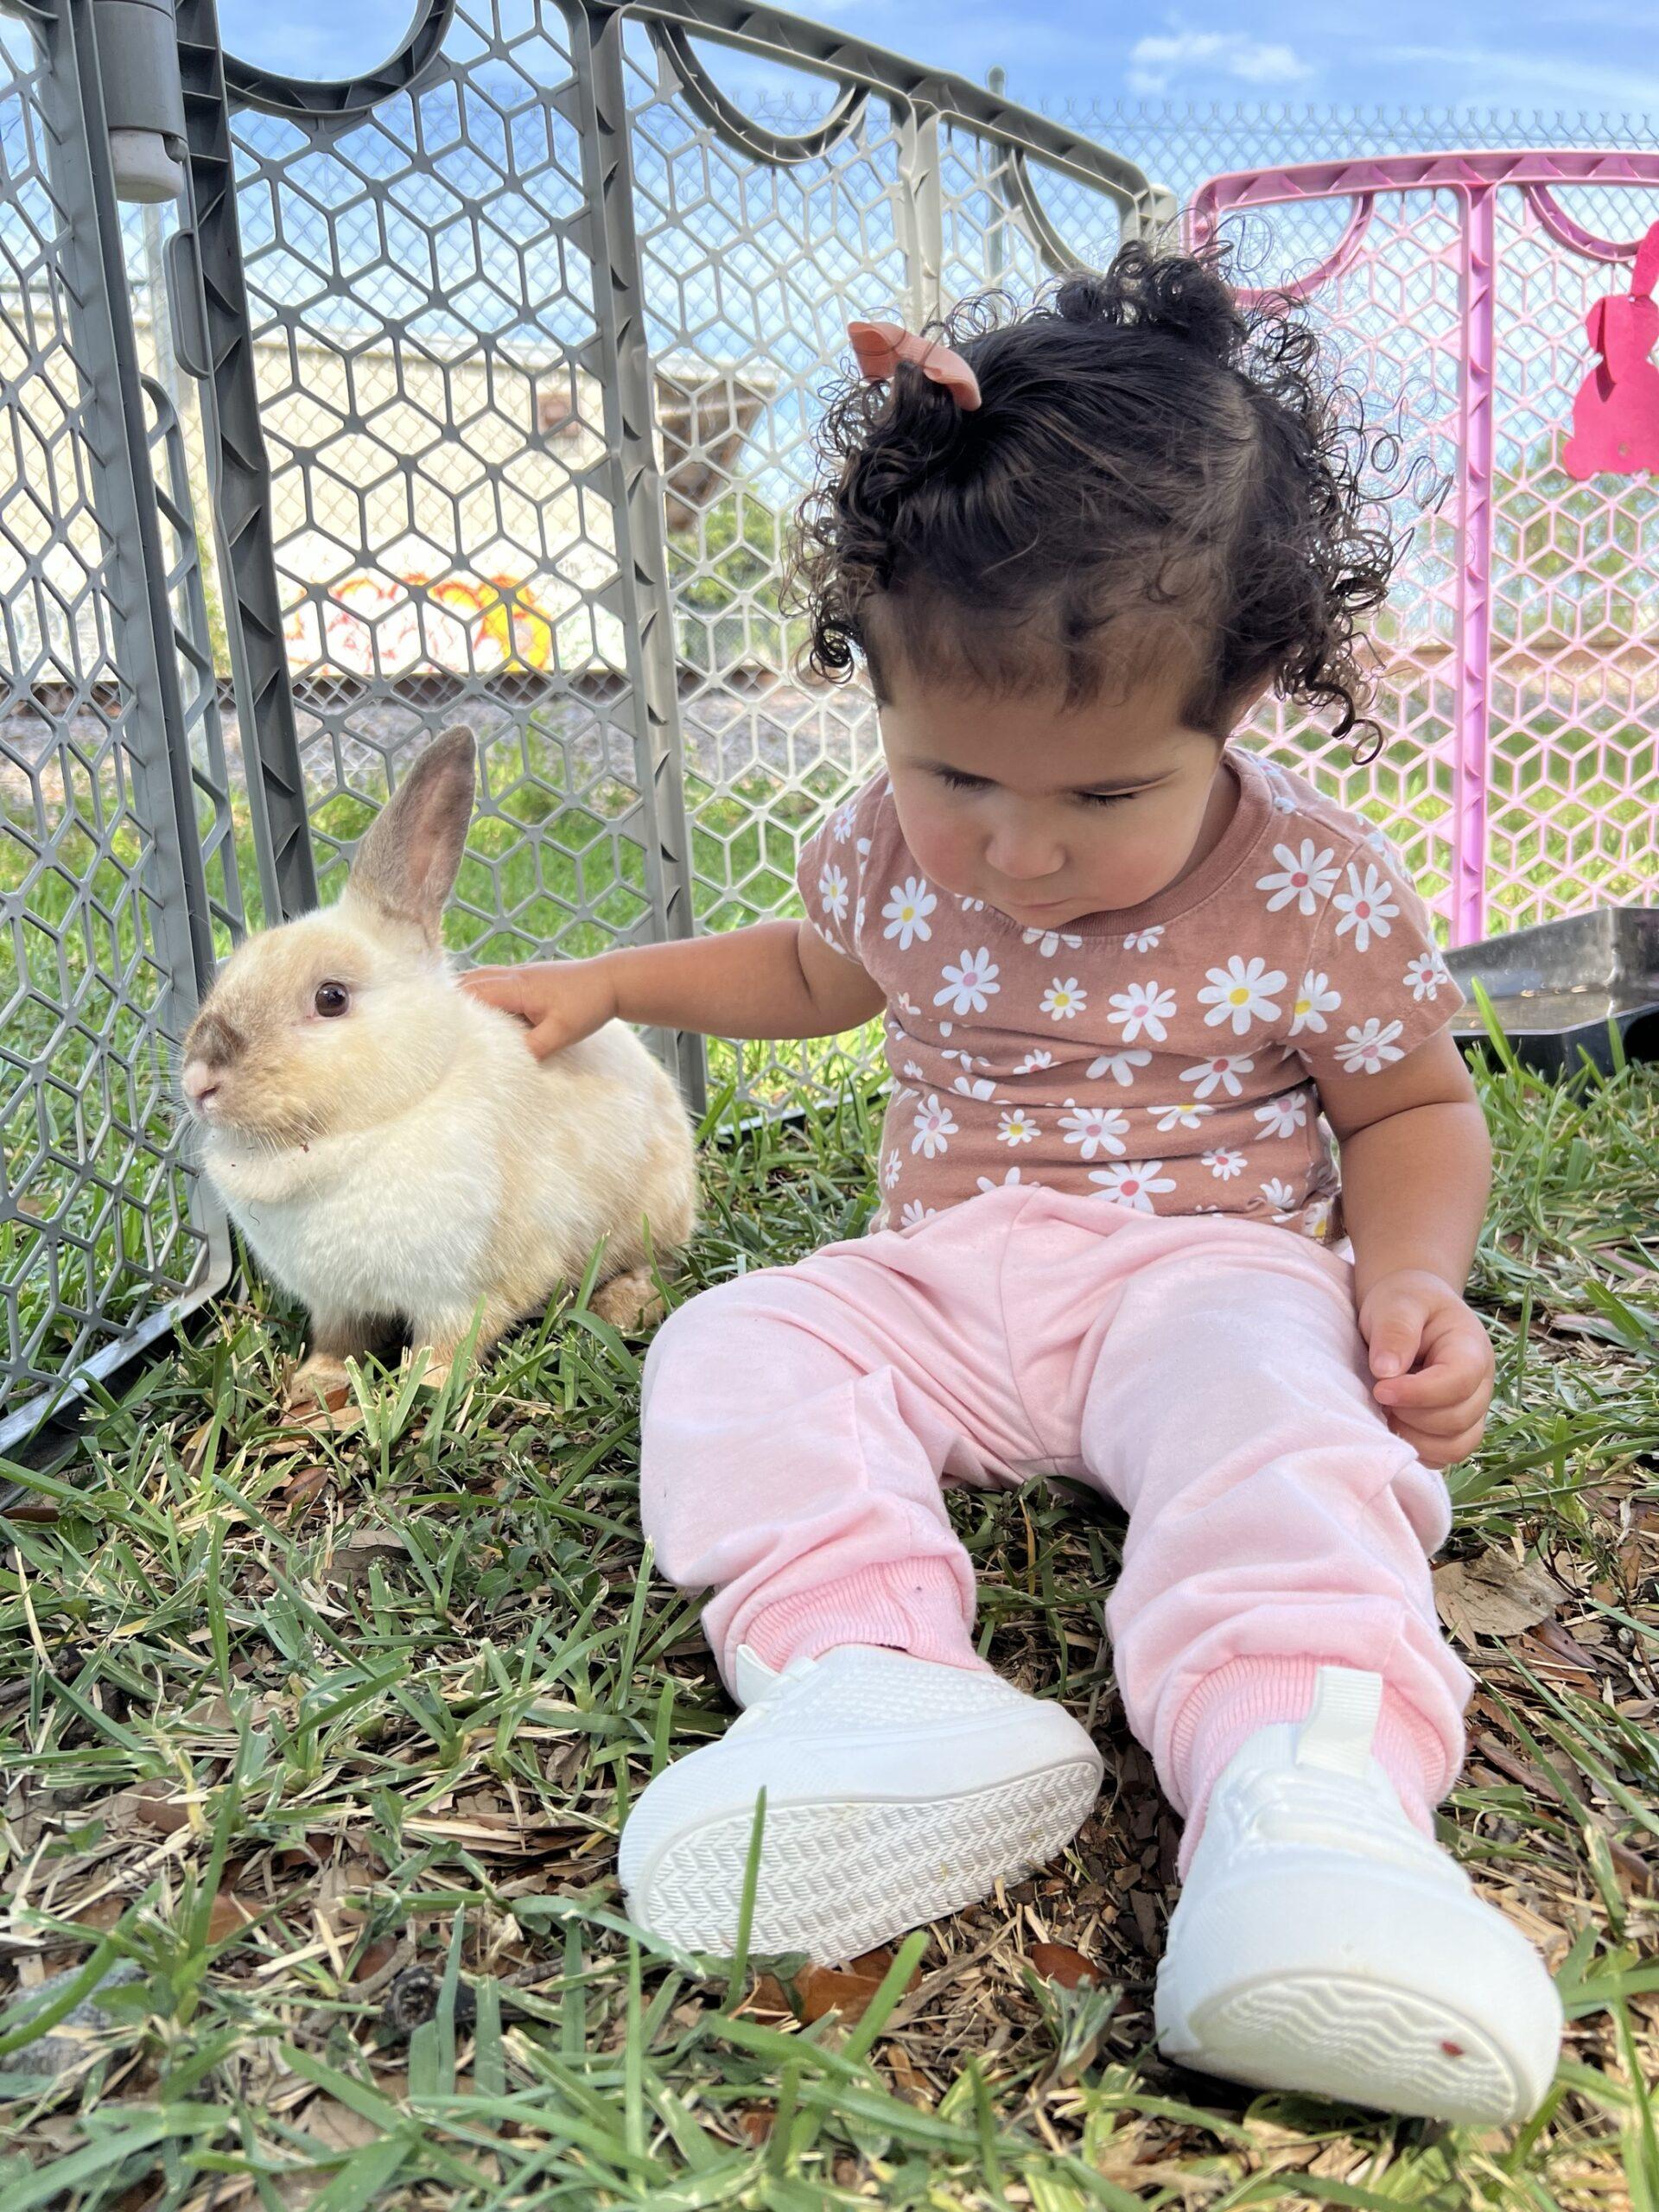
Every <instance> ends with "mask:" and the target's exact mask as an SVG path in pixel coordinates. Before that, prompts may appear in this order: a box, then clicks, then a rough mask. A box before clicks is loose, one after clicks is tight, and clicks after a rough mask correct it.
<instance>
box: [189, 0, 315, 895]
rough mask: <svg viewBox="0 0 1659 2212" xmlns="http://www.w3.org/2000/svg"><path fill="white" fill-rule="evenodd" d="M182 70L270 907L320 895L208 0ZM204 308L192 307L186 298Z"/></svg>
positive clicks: (218, 486) (244, 716)
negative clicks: (285, 638)
mask: <svg viewBox="0 0 1659 2212" xmlns="http://www.w3.org/2000/svg"><path fill="white" fill-rule="evenodd" d="M178 26H179V70H180V75H181V79H182V83H183V87H184V112H185V124H186V128H187V131H188V139H189V181H190V211H189V224H190V228H189V230H188V232H186V231H181V232H180V234H179V239H178V240H177V241H175V246H178V247H181V248H182V250H181V251H175V253H174V254H173V256H172V257H171V259H170V263H169V268H168V277H169V280H170V283H171V284H172V286H174V287H175V288H177V287H182V286H188V287H189V289H191V291H192V292H193V294H194V297H193V298H192V299H191V300H189V301H188V302H183V303H179V302H175V305H177V304H182V305H183V308H184V312H183V315H182V317H181V320H182V321H184V322H185V323H186V325H187V327H188V325H189V324H190V323H191V322H192V321H197V320H199V321H200V322H201V324H202V326H203V327H202V331H201V337H202V342H203V346H204V348H205V352H206V359H202V360H200V361H190V362H187V364H186V365H187V366H188V367H189V368H191V369H192V370H193V371H194V373H195V374H196V375H197V376H198V378H200V385H199V390H200V397H201V414H202V434H203V442H204V443H205V444H206V447H207V467H208V475H209V479H210V481H211V483H212V486H213V522H214V535H215V537H217V539H218V541H219V574H220V581H221V587H222V596H223V599H224V603H225V626H226V631H227V632H228V633H229V638H230V647H231V661H232V671H233V680H234V683H235V686H236V697H237V711H238V721H239V722H240V725H241V734H242V757H243V761H244V764H245V767H246V770H247V787H248V806H249V811H250V813H251V816H252V820H253V834H254V847H255V850H256V852H257V855H258V861H259V882H260V889H261V891H262V893H263V894H264V907H265V918H266V919H267V921H270V922H277V921H283V920H285V919H287V918H289V916H291V915H294V914H300V913H303V912H306V910H307V909H308V907H311V906H315V905H316V903H317V874H316V865H315V860H314V858H313V855H312V851H311V824H310V820H309V817H308V812H307V809H306V802H305V782H304V779H303V776H302V773H301V769H300V740H299V727H298V723H297V721H296V716H295V711H294V686H293V683H292V680H291V678H290V677H289V666H288V648H287V645H286V643H285V642H284V639H283V613H282V598H281V594H280V593H279V591H278V589H277V557H276V550H275V539H274V536H273V533H272V530H271V512H270V459H269V457H268V455H267V454H266V451H265V440H264V431H263V429H261V427H260V418H259V388H258V385H257V380H256V378H255V374H254V356H253V334H252V327H251V321H250V317H249V313H248V288H247V281H246V278H245V274H244V271H243V266H242V240H241V234H240V232H238V227H237V216H236V172H235V165H234V157H233V156H232V149H231V126H230V110H229V107H228V105H227V103H226V91H225V56H224V51H223V49H222V48H221V47H220V45H219V14H218V10H217V9H216V7H215V5H214V0H179V8H178ZM193 309H199V310H200V314H199V315H194V314H193V312H192V310H193Z"/></svg>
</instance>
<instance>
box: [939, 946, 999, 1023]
mask: <svg viewBox="0 0 1659 2212" xmlns="http://www.w3.org/2000/svg"><path fill="white" fill-rule="evenodd" d="M1001 972H1002V971H1001V969H1000V968H999V967H998V966H997V964H996V963H995V960H993V959H992V957H991V956H990V952H989V950H988V947H986V946H985V945H981V946H980V948H979V950H978V951H977V952H967V951H964V952H963V956H962V960H961V963H960V964H953V963H951V962H950V961H949V960H947V961H946V962H945V963H944V989H943V990H942V991H935V992H934V994H933V1003H934V1005H935V1006H948V1007H950V1011H951V1013H952V1014H983V1013H984V1011H985V1009H986V1007H988V1005H989V1004H990V1002H991V1000H992V998H993V997H994V996H995V994H996V993H997V992H998V991H1000V990H1001V988H1002V986H1001V983H999V982H997V980H996V979H997V977H998V976H1000V975H1001ZM944 1034H945V1035H946V1036H947V1037H948V1036H949V1035H950V1031H949V1029H948V1028H947V1029H945V1031H944Z"/></svg>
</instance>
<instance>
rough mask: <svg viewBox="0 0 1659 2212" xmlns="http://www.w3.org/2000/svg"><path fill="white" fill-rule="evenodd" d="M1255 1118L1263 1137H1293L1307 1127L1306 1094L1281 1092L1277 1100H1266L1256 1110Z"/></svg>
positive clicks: (1299, 1091) (1292, 1091)
mask: <svg viewBox="0 0 1659 2212" xmlns="http://www.w3.org/2000/svg"><path fill="white" fill-rule="evenodd" d="M1255 1118H1256V1120H1257V1121H1258V1122H1261V1124H1262V1135H1263V1136H1264V1137H1294V1135H1295V1134H1296V1132H1297V1130H1298V1129H1305V1128H1306V1127H1307V1093H1306V1091H1305V1090H1284V1091H1281V1093H1280V1094H1279V1096H1278V1097H1277V1098H1268V1099H1266V1100H1264V1101H1263V1103H1262V1104H1261V1105H1260V1106H1258V1107H1257V1108H1256V1109H1255Z"/></svg>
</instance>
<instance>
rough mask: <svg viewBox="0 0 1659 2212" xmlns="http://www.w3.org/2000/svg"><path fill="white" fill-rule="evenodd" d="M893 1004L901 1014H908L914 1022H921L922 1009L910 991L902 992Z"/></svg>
mask: <svg viewBox="0 0 1659 2212" xmlns="http://www.w3.org/2000/svg"><path fill="white" fill-rule="evenodd" d="M893 1004H894V1005H895V1006H896V1007H898V1009H899V1013H900V1014H908V1015H909V1016H910V1019H911V1020H912V1021H919V1020H921V1018H922V1009H921V1008H920V1007H918V1005H917V1003H916V1001H915V1000H914V999H913V998H912V996H911V995H910V993H909V992H908V991H900V992H899V995H898V997H897V998H896V999H895V1000H894V1001H893Z"/></svg>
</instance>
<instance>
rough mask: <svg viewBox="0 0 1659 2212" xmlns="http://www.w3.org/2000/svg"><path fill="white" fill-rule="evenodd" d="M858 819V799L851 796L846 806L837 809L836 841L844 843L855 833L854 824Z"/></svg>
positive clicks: (840, 843)
mask: <svg viewBox="0 0 1659 2212" xmlns="http://www.w3.org/2000/svg"><path fill="white" fill-rule="evenodd" d="M857 819H858V801H857V800H856V799H855V798H849V800H848V802H847V804H846V805H845V806H843V807H840V808H838V809H837V810H836V819H835V825H834V826H835V832H836V843H837V844H838V845H844V844H845V843H846V842H847V840H848V839H849V837H850V836H852V834H853V824H854V823H855V821H856V820H857Z"/></svg>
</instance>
